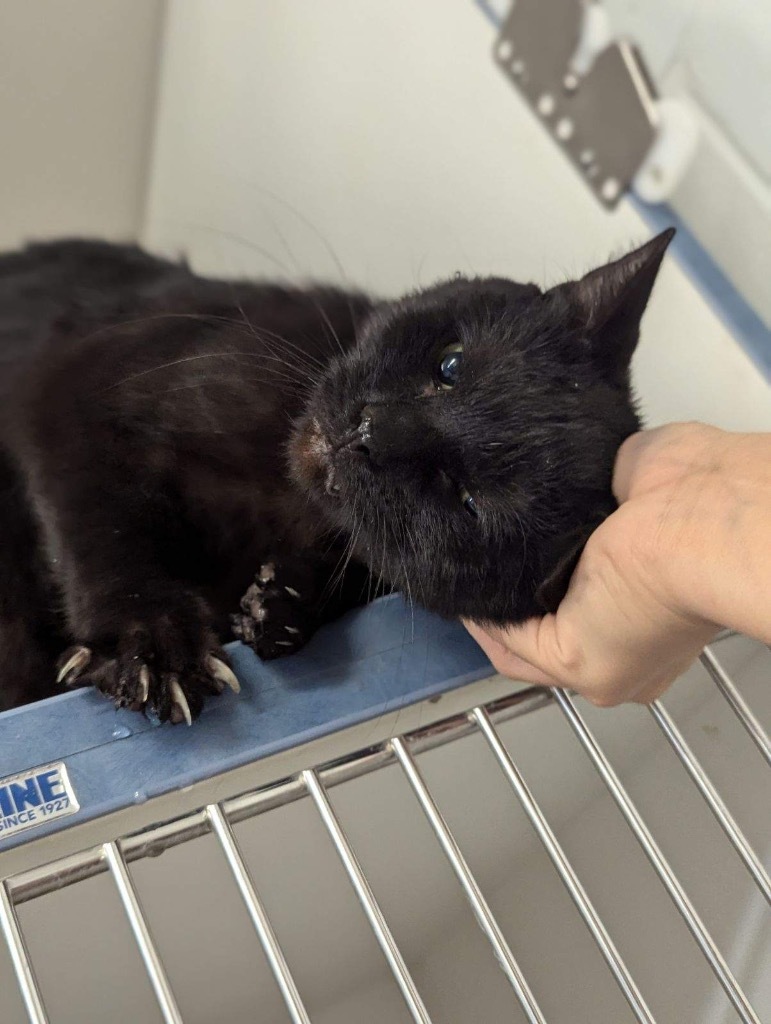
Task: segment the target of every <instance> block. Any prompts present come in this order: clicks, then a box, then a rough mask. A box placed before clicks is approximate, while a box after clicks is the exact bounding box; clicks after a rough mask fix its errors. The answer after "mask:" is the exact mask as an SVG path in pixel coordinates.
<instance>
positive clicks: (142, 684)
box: [137, 665, 150, 706]
mask: <svg viewBox="0 0 771 1024" xmlns="http://www.w3.org/2000/svg"><path fill="white" fill-rule="evenodd" d="M149 696H150V669H149V668H148V667H147V665H143V666H142V667H141V668H140V670H139V693H138V695H137V699H138V701H139V703H140V704H141V705H142V706H144V705H145V704H146V703H147V698H148V697H149Z"/></svg>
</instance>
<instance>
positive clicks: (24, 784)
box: [0, 761, 80, 843]
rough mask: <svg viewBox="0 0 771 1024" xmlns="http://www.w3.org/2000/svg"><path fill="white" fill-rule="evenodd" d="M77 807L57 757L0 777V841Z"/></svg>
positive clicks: (64, 766)
mask: <svg viewBox="0 0 771 1024" xmlns="http://www.w3.org/2000/svg"><path fill="white" fill-rule="evenodd" d="M79 810H80V804H79V803H78V800H77V797H76V796H75V790H74V789H73V788H72V783H71V782H70V779H69V776H68V774H67V766H66V765H65V764H63V763H62V762H61V761H59V762H57V763H55V764H44V765H41V767H39V768H30V769H29V770H28V771H26V772H20V773H19V774H18V775H9V776H8V777H7V778H5V779H0V843H2V841H3V840H4V839H7V838H8V837H9V836H12V835H15V834H16V833H17V832H23V831H24V829H27V828H35V827H36V826H37V825H43V824H45V822H47V821H53V819H54V818H64V817H65V816H66V815H68V814H74V813H75V812H76V811H79Z"/></svg>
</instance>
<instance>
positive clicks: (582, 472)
mask: <svg viewBox="0 0 771 1024" xmlns="http://www.w3.org/2000/svg"><path fill="white" fill-rule="evenodd" d="M673 233H674V232H673V231H666V232H664V233H663V234H661V235H659V236H658V237H657V238H654V239H653V240H652V241H651V242H649V243H648V244H647V245H644V246H643V247H642V248H640V249H637V250H636V251H635V252H632V253H630V254H628V255H627V256H624V257H622V258H621V259H619V260H616V261H615V262H613V263H609V264H607V265H606V266H603V267H601V268H599V269H597V270H594V271H592V272H591V273H589V274H587V275H586V276H584V277H583V278H581V279H580V280H578V281H572V282H568V283H565V284H561V285H558V286H557V287H555V288H551V289H549V290H548V291H545V292H542V291H541V290H540V289H538V288H537V287H536V286H535V285H520V284H514V283H513V282H511V281H507V280H503V279H498V278H487V279H471V280H470V279H466V278H463V277H456V278H454V279H453V280H450V281H447V282H445V283H443V284H439V285H436V286H435V287H433V288H429V289H427V290H425V291H422V292H419V293H417V294H414V295H411V296H409V297H407V298H404V299H402V300H400V301H398V302H394V303H387V304H382V305H380V306H379V307H377V309H376V310H375V312H374V313H373V314H372V316H371V317H370V318H369V320H368V321H367V322H365V324H364V325H363V326H362V329H361V331H360V334H359V339H358V341H357V344H356V346H355V347H354V348H353V349H351V350H350V351H349V352H347V353H346V354H345V355H343V356H341V357H340V358H339V359H338V360H337V361H336V362H335V363H334V364H333V365H332V366H330V368H329V371H328V372H327V374H326V375H325V376H324V377H323V379H322V380H321V381H320V382H319V383H318V386H317V387H316V388H315V390H314V391H313V393H312V395H311V397H310V400H309V402H308V406H307V410H306V413H305V414H304V416H303V417H302V419H301V420H300V421H299V422H298V423H297V424H296V427H295V432H294V436H293V439H292V442H291V445H290V464H291V469H292V473H293V475H294V478H295V480H296V481H297V482H298V483H299V484H300V485H301V486H302V487H303V488H304V489H305V490H307V492H308V493H309V494H310V495H311V497H312V499H313V500H314V502H315V503H316V504H317V506H318V508H319V511H320V513H321V515H323V517H324V518H325V520H326V521H327V522H328V523H329V524H330V526H331V527H332V528H337V529H342V531H343V532H344V533H346V534H348V535H349V536H350V537H351V538H352V544H353V547H354V551H355V553H356V555H357V557H359V558H361V559H363V560H365V561H366V562H367V563H368V564H369V565H370V567H371V568H372V569H373V570H374V571H375V572H376V573H379V574H381V575H383V576H384V577H385V578H386V579H387V580H388V581H390V582H391V583H392V584H394V585H395V586H396V587H397V588H399V589H401V590H403V591H404V592H405V593H408V594H410V595H411V596H412V597H413V598H414V599H415V600H416V601H418V602H420V603H421V604H424V605H426V606H427V607H428V608H430V609H432V610H435V611H438V612H440V613H442V614H445V615H463V616H467V617H469V618H473V619H477V620H485V621H493V622H505V621H516V620H520V619H522V618H524V617H526V616H530V615H533V614H538V613H543V612H544V611H545V610H549V609H552V608H554V607H555V606H556V604H557V603H558V601H559V600H560V598H561V597H562V595H563V594H564V590H565V588H566V586H567V582H568V580H569V577H570V573H571V571H572V568H573V566H574V565H575V561H576V560H577V557H578V555H579V553H580V551H581V548H582V546H583V544H584V543H585V541H586V539H587V537H588V536H589V534H590V533H591V531H592V529H594V528H595V527H596V526H597V525H598V524H599V523H600V522H601V521H602V519H603V518H604V517H605V516H607V515H608V514H609V513H610V512H611V511H612V510H613V508H614V507H615V505H614V499H613V495H612V492H611V477H612V469H613V462H614V458H615V454H616V452H617V450H618V447H619V445H620V444H621V442H622V441H623V440H624V438H626V437H627V436H628V435H629V434H631V433H633V432H634V431H635V430H637V429H638V427H639V421H638V418H637V415H636V412H635V409H634V403H633V399H632V395H631V391H630V385H629V363H630V360H631V357H632V354H633V352H634V349H635V346H636V344H637V339H638V334H639V325H640V319H641V317H642V314H643V311H644V310H645V306H646V304H647V302H648V298H649V296H650V292H651V289H652V287H653V283H654V280H655V278H656V274H657V272H658V269H659V265H660V263H661V260H662V257H663V255H664V251H665V249H666V247H667V245H668V243H669V241H670V239H671V237H672V234H673Z"/></svg>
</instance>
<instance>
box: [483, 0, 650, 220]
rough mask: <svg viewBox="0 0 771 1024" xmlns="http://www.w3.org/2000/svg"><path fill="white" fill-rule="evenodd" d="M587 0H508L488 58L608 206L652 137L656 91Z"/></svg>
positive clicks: (631, 50) (634, 53)
mask: <svg viewBox="0 0 771 1024" xmlns="http://www.w3.org/2000/svg"><path fill="white" fill-rule="evenodd" d="M600 12H602V8H600V7H599V5H597V4H596V3H593V2H592V0H514V3H513V4H512V8H511V10H510V12H509V15H508V17H507V18H506V20H505V21H504V22H503V25H502V27H501V31H500V34H499V36H498V38H497V39H496V42H495V47H494V56H495V61H496V63H497V64H498V66H499V67H500V68H501V70H502V71H503V72H504V74H505V75H507V77H508V78H509V79H510V80H511V82H512V83H513V84H514V85H515V86H516V87H517V89H518V90H519V91H520V93H521V94H522V96H523V97H524V98H525V100H526V101H527V102H528V103H529V105H530V106H531V107H532V108H533V110H534V111H535V112H536V114H537V115H538V117H539V119H540V120H541V121H542V122H543V124H544V125H546V127H547V128H548V130H549V132H550V133H551V134H552V135H553V136H554V138H555V139H556V140H557V141H558V143H559V144H560V145H561V147H562V149H563V151H564V152H565V154H566V155H567V156H568V157H569V158H570V160H571V161H572V162H573V164H574V166H575V167H576V169H577V170H578V171H579V173H580V174H581V176H582V177H583V178H584V180H585V181H586V183H587V184H588V186H589V187H590V188H591V189H592V191H593V192H594V194H595V195H596V196H597V198H598V199H599V200H600V202H601V203H603V205H605V206H606V207H608V208H610V209H612V208H613V207H615V205H616V204H617V203H618V201H619V199H620V198H621V196H622V195H623V193H624V191H625V190H626V189H627V188H628V186H629V184H630V182H631V181H632V179H633V178H634V176H635V174H636V172H637V171H638V169H639V168H640V166H641V165H642V163H643V161H644V159H645V155H646V153H647V152H648V150H649V149H650V147H651V145H652V144H653V141H654V139H655V138H656V133H657V129H658V123H659V118H658V111H657V107H656V94H655V91H654V89H653V85H652V83H651V81H650V78H649V76H648V73H647V70H646V68H645V65H644V63H643V60H642V57H641V56H640V54H639V53H638V51H637V50H636V48H635V47H634V46H633V45H632V43H630V42H628V41H627V40H624V39H621V40H615V41H613V42H608V41H607V39H608V37H609V32H607V33H606V31H605V25H604V22H603V19H602V17H601V16H598V15H600Z"/></svg>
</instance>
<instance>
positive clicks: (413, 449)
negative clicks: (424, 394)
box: [356, 402, 434, 465]
mask: <svg viewBox="0 0 771 1024" xmlns="http://www.w3.org/2000/svg"><path fill="white" fill-rule="evenodd" d="M356 434H357V441H356V447H357V448H358V449H359V450H360V451H362V452H364V453H365V454H366V455H367V456H368V458H369V459H370V461H371V462H374V463H375V465H383V464H384V463H386V462H394V461H399V460H406V459H410V458H414V457H415V456H416V455H418V454H420V453H421V452H424V451H425V450H426V449H427V448H428V447H429V446H430V444H431V441H432V439H433V436H434V434H433V431H432V430H431V429H430V427H429V426H428V424H426V423H425V422H423V421H422V419H421V417H420V416H419V415H418V413H417V411H416V410H415V409H414V408H413V405H412V403H408V402H383V403H372V404H371V405H365V406H364V408H363V409H362V410H361V414H360V418H359V426H358V428H357V430H356Z"/></svg>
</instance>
